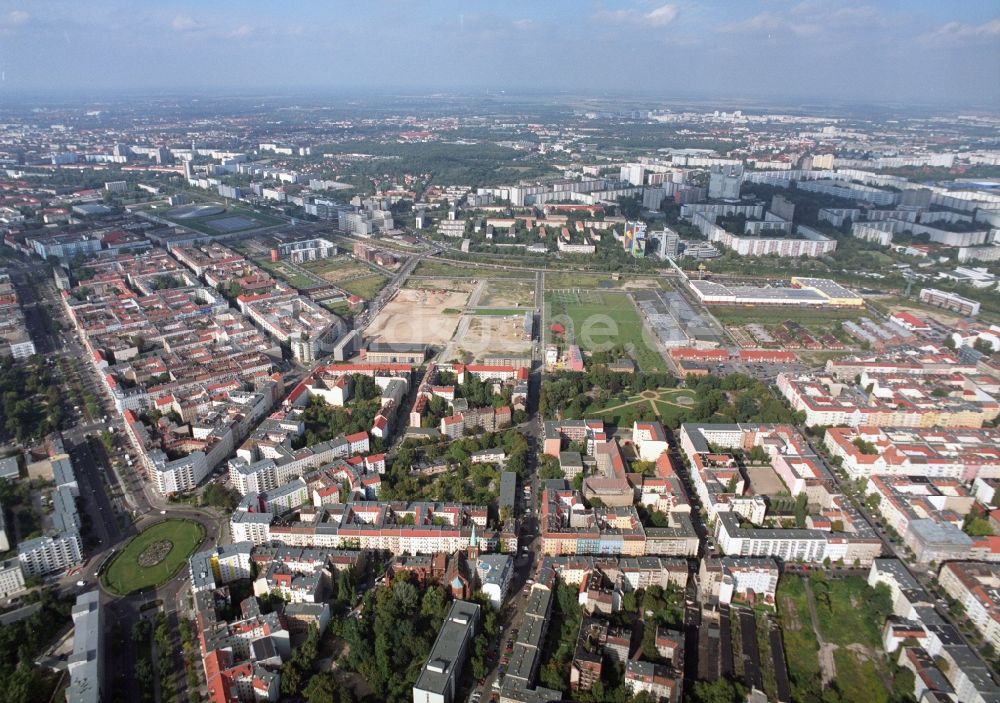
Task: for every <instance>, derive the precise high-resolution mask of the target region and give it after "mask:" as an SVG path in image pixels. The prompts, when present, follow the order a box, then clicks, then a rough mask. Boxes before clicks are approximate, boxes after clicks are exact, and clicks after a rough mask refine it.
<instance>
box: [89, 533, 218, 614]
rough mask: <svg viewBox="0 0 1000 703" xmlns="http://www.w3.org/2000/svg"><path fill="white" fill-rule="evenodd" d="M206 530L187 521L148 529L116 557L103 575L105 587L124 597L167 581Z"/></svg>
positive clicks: (199, 541) (186, 558) (181, 564)
mask: <svg viewBox="0 0 1000 703" xmlns="http://www.w3.org/2000/svg"><path fill="white" fill-rule="evenodd" d="M204 536H205V528H203V527H202V526H201V525H200V524H198V523H197V522H192V521H190V520H164V521H163V522H158V523H156V524H155V525H152V526H150V527H147V528H146V529H145V530H143V531H142V532H140V533H139V534H138V535H136V536H135V537H133V538H132V540H131V541H130V542H129V543H128V544H126V545H125V547H124V548H123V549H122V550H121V551H120V552H119V553H118V555H117V556H116V557H115V558H114V560H113V561H112V562H111V564H109V565H108V568H107V570H106V571H105V572H104V576H103V577H102V579H101V580H102V581H103V583H104V587H105V588H107V589H108V590H109V591H111V592H112V593H116V594H118V595H121V596H124V595H127V594H129V593H133V592H135V591H141V590H142V589H144V588H149V587H151V586H160V585H162V584H164V583H166V582H167V581H169V580H170V579H171V578H173V576H174V575H175V574H176V573H177V571H178V570H180V569H181V568H183V567H184V565H185V564H187V560H188V558H189V557H190V556H191V554H192V553H193V552H194V550H195V549H197V548H198V545H199V544H201V540H202V538H203V537H204Z"/></svg>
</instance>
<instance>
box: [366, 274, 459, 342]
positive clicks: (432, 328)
mask: <svg viewBox="0 0 1000 703" xmlns="http://www.w3.org/2000/svg"><path fill="white" fill-rule="evenodd" d="M468 300H469V291H468V290H454V289H452V290H448V289H447V288H446V287H444V286H442V287H440V288H438V287H435V288H432V289H418V290H411V289H408V288H404V289H402V290H400V291H399V292H398V293H396V295H395V296H394V297H393V299H392V300H391V301H390V302H389V303H388V304H387V305H386V306H385V307H384V308H382V311H381V312H380V313H379V315H378V317H376V318H375V321H374V322H373V323H372V326H371V327H369V328H368V334H367V336H368V337H370V338H372V339H374V340H376V341H379V342H400V343H422V344H436V345H440V344H444V343H445V342H447V341H448V340H449V339H451V337H452V335H453V334H454V333H455V327H456V326H457V325H458V320H459V318H460V317H461V316H460V315H456V314H455V313H454V312H453V311H455V310H463V309H464V308H465V305H466V303H467V302H468ZM446 310H447V311H450V312H445V311H446Z"/></svg>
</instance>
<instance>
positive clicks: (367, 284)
mask: <svg viewBox="0 0 1000 703" xmlns="http://www.w3.org/2000/svg"><path fill="white" fill-rule="evenodd" d="M388 282H389V278H388V277H386V276H383V275H381V274H377V273H376V274H372V275H371V276H362V277H361V278H354V279H351V280H350V281H343V282H341V283H338V284H337V286H338V287H340V288H343V289H344V290H346V291H347V292H348V293H350V294H352V295H356V296H358V297H360V298H364V299H365V300H371V299H372V298H374V297H375V296H376V295H378V292H379V291H380V290H382V289H383V288H385V284H386V283H388Z"/></svg>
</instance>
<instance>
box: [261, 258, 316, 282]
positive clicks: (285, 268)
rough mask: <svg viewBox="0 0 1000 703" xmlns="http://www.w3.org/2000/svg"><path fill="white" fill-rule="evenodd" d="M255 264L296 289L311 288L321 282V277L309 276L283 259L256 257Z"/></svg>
mask: <svg viewBox="0 0 1000 703" xmlns="http://www.w3.org/2000/svg"><path fill="white" fill-rule="evenodd" d="M257 265H258V266H260V267H261V268H262V269H264V270H265V271H267V272H268V273H269V274H271V275H272V276H273V277H275V278H277V279H280V280H283V281H284V282H285V283H287V284H288V285H290V286H291V287H292V288H296V289H298V290H303V289H306V288H312V287H314V286H318V285H321V284H322V279H319V278H316V279H314V278H310V277H309V276H307V275H305V274H303V273H302V272H301V271H299V270H298V269H296V268H294V267H293V266H291V265H290V264H289V263H288V262H285V261H277V262H274V261H271V260H269V259H258V260H257Z"/></svg>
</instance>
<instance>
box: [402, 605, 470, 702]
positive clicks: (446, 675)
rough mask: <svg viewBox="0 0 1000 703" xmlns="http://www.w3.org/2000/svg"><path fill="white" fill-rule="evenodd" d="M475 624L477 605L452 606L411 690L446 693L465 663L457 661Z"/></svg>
mask: <svg viewBox="0 0 1000 703" xmlns="http://www.w3.org/2000/svg"><path fill="white" fill-rule="evenodd" d="M478 620H479V606H478V605H477V604H475V603H469V602H468V601H464V600H457V601H455V602H454V603H453V604H452V606H451V610H450V611H448V617H447V618H445V621H444V624H443V625H442V626H441V630H440V631H438V636H437V639H436V640H434V647H433V648H431V653H430V655H429V656H428V657H427V662H426V663H425V664H424V666H423V668H422V669H421V670H420V676H419V677H418V678H417V682H416V684H414V688H417V689H420V690H421V691H431V692H433V693H437V694H441V695H444V694H445V691H448V690H449V681H450V680H452V679H453V677H454V676H455V675H456V670H457V669H461V668H462V664H463V663H464V661H459V656H460V655H461V654H462V653H463V651H464V648H465V646H466V641H467V640H470V639H471V638H472V633H473V632H475V628H476V624H477V622H478ZM463 659H464V657H463Z"/></svg>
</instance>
